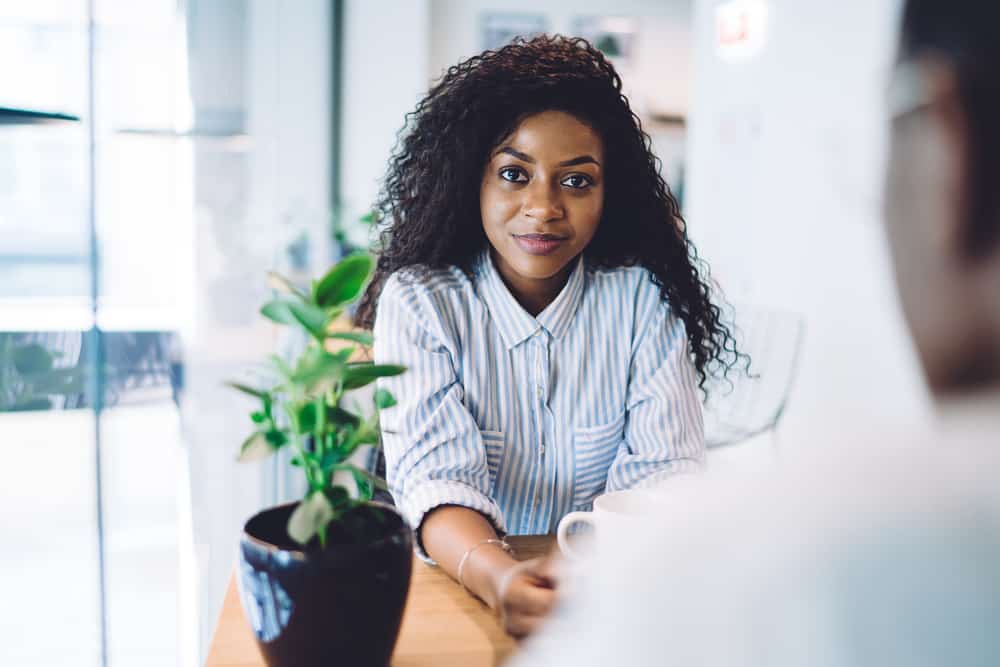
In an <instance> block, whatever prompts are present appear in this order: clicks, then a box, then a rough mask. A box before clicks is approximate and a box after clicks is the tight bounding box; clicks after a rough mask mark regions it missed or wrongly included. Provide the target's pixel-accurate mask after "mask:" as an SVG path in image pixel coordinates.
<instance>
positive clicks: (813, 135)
mask: <svg viewBox="0 0 1000 667" xmlns="http://www.w3.org/2000/svg"><path fill="white" fill-rule="evenodd" d="M717 4H718V2H716V1H714V0H698V2H697V3H696V11H695V28H694V30H695V34H694V45H695V54H694V72H693V82H694V89H693V98H692V106H691V113H690V123H689V136H688V148H689V152H688V158H689V159H688V168H689V175H690V181H689V190H688V202H687V204H688V205H687V213H688V220H689V223H690V229H691V231H692V234H693V236H694V238H695V240H696V241H697V242H698V244H699V247H700V249H701V251H702V254H703V256H705V257H706V258H708V260H709V261H710V262H711V264H712V266H713V268H714V272H715V276H716V277H717V278H718V279H719V280H720V281H721V282H722V283H723V285H724V286H725V287H726V288H727V290H728V291H729V292H730V294H731V296H732V297H733V298H735V299H738V300H741V301H744V300H747V301H751V302H756V303H761V304H764V305H769V306H772V307H778V308H784V309H789V310H794V311H798V312H800V313H803V314H804V315H805V316H806V319H807V327H808V331H807V341H806V347H805V349H804V357H803V360H802V364H801V366H800V373H799V380H798V384H797V386H796V388H795V393H794V395H793V397H792V401H791V403H790V405H789V408H788V410H789V411H788V413H787V415H786V417H785V422H784V424H783V427H782V429H781V430H782V440H783V441H785V442H789V441H790V442H793V443H798V442H808V439H809V436H810V434H813V433H816V431H817V430H818V429H820V428H823V427H824V426H823V425H828V424H830V423H831V422H832V423H845V424H851V425H857V424H873V425H874V424H885V423H889V422H896V421H906V422H913V421H920V420H922V419H924V418H925V417H926V416H927V412H928V411H927V398H926V392H925V390H924V389H923V385H922V383H921V380H920V377H919V374H918V372H917V367H916V364H915V358H914V355H913V351H912V348H911V346H910V342H909V339H908V338H907V336H906V332H905V330H904V327H903V323H902V320H901V315H900V311H899V308H898V306H897V301H896V296H895V292H894V286H893V284H892V280H891V275H890V267H889V264H888V256H887V253H886V249H885V247H884V242H883V234H882V228H881V223H880V201H879V200H880V187H881V171H882V166H883V160H884V157H883V155H884V150H883V146H884V127H883V114H882V91H883V89H884V76H885V68H886V66H887V64H888V62H889V61H890V58H891V54H892V48H893V39H894V34H895V32H894V25H895V18H896V15H895V0H844V1H843V2H837V3H829V2H822V1H820V0H808V1H804V0H770V1H769V2H767V3H766V4H767V5H768V8H769V14H768V25H767V37H766V43H765V46H764V49H763V50H762V51H761V52H760V53H759V54H758V55H757V56H756V57H754V58H752V59H750V60H748V61H745V62H739V63H727V62H724V61H723V60H722V59H720V58H719V57H718V56H717V54H716V49H715V17H714V10H715V6H716V5H717Z"/></svg>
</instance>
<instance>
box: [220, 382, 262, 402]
mask: <svg viewBox="0 0 1000 667" xmlns="http://www.w3.org/2000/svg"><path fill="white" fill-rule="evenodd" d="M226 386H228V387H232V388H233V389H236V390H237V391H242V392H243V393H244V394H249V395H251V396H254V397H256V398H264V397H265V396H267V392H266V391H263V390H261V389H254V388H253V387H249V386H247V385H245V384H241V383H239V382H227V383H226Z"/></svg>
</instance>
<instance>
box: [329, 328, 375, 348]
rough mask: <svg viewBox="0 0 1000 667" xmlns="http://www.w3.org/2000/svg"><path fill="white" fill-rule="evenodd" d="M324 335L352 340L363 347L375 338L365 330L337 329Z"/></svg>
mask: <svg viewBox="0 0 1000 667" xmlns="http://www.w3.org/2000/svg"><path fill="white" fill-rule="evenodd" d="M326 337H327V338H338V339H340V340H349V341H353V342H355V343H360V344H361V345H364V346H365V347H371V346H372V344H373V343H374V342H375V339H374V338H373V337H372V335H371V334H370V333H368V332H367V331H338V332H337V333H331V334H327V335H326Z"/></svg>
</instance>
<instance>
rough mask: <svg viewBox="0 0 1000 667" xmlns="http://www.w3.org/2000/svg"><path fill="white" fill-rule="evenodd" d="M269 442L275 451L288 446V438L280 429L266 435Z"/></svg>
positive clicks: (272, 430) (270, 431)
mask: <svg viewBox="0 0 1000 667" xmlns="http://www.w3.org/2000/svg"><path fill="white" fill-rule="evenodd" d="M264 437H265V438H267V441H268V442H269V443H271V446H272V447H274V448H275V449H280V448H282V447H284V446H285V445H287V444H288V436H287V435H285V432H284V431H279V430H278V429H271V430H269V431H267V432H266V433H265V434H264Z"/></svg>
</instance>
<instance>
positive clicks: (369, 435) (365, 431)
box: [354, 422, 378, 449]
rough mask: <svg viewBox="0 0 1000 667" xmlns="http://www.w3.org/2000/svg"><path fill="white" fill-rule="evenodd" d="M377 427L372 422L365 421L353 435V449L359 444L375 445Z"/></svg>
mask: <svg viewBox="0 0 1000 667" xmlns="http://www.w3.org/2000/svg"><path fill="white" fill-rule="evenodd" d="M377 444H378V428H377V427H376V425H375V424H373V423H372V422H365V423H364V424H362V425H361V428H359V429H358V432H357V435H355V436H354V449H356V448H357V447H358V446H360V445H377Z"/></svg>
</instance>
